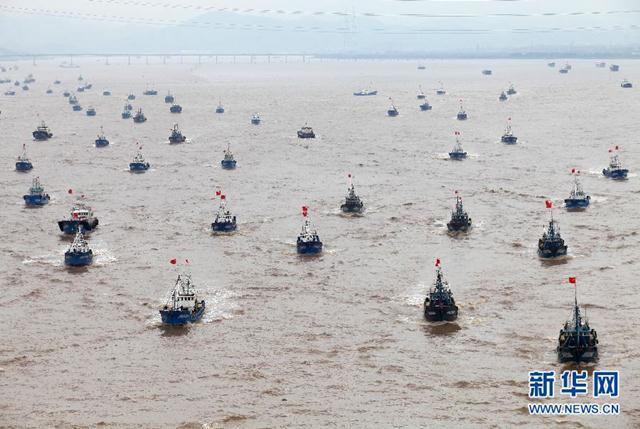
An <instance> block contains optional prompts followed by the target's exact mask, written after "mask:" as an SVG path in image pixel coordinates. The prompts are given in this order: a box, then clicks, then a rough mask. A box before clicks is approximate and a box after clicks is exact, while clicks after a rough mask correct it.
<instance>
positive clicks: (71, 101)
mask: <svg viewBox="0 0 640 429" xmlns="http://www.w3.org/2000/svg"><path fill="white" fill-rule="evenodd" d="M69 104H71V105H74V104H78V99H77V98H76V96H75V95H70V96H69Z"/></svg>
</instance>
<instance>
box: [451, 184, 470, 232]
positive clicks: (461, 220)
mask: <svg viewBox="0 0 640 429" xmlns="http://www.w3.org/2000/svg"><path fill="white" fill-rule="evenodd" d="M471 225H472V223H471V218H470V217H469V215H468V214H467V212H466V211H464V207H463V206H462V197H460V196H459V195H458V191H456V207H455V209H453V210H452V211H451V220H450V221H449V222H447V229H448V230H449V232H467V231H469V230H470V229H471Z"/></svg>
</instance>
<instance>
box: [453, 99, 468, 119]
mask: <svg viewBox="0 0 640 429" xmlns="http://www.w3.org/2000/svg"><path fill="white" fill-rule="evenodd" d="M468 117H469V116H468V115H467V111H466V110H464V107H463V106H462V100H460V110H458V114H457V115H456V119H458V120H459V121H466V120H467V118H468Z"/></svg>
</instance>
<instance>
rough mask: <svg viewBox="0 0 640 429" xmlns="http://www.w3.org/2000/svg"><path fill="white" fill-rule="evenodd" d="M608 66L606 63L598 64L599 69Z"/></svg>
mask: <svg viewBox="0 0 640 429" xmlns="http://www.w3.org/2000/svg"><path fill="white" fill-rule="evenodd" d="M606 65H607V64H606V63H605V62H604V61H601V62H598V63H596V67H598V68H599V69H603V68H605V66H606Z"/></svg>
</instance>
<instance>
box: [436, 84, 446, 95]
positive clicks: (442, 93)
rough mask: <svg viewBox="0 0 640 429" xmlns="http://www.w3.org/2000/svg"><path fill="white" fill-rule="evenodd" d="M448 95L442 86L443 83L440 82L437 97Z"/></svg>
mask: <svg viewBox="0 0 640 429" xmlns="http://www.w3.org/2000/svg"><path fill="white" fill-rule="evenodd" d="M446 93H447V91H445V89H444V87H443V86H442V82H440V88H438V89H436V95H445V94H446Z"/></svg>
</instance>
